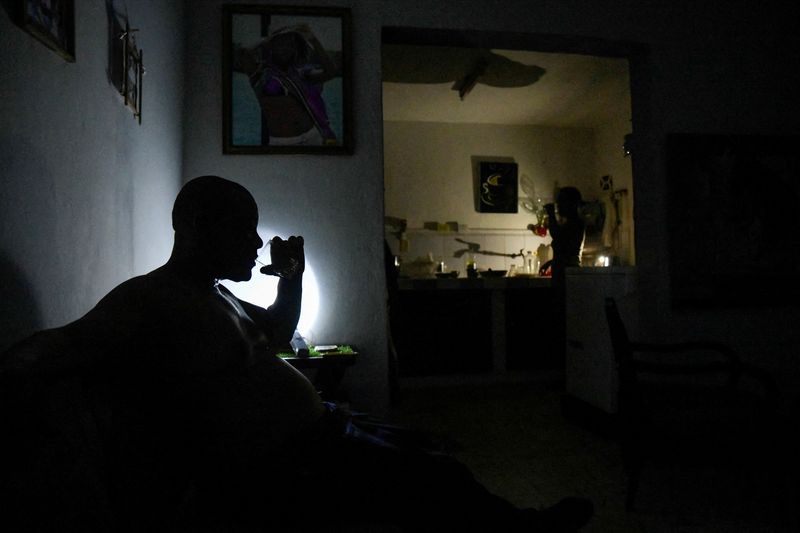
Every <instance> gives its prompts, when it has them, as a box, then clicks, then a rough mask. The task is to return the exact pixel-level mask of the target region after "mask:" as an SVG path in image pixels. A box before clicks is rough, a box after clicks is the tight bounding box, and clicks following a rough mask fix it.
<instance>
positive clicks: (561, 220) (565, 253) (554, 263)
mask: <svg viewBox="0 0 800 533" xmlns="http://www.w3.org/2000/svg"><path fill="white" fill-rule="evenodd" d="M581 205H583V199H582V198H581V193H580V191H579V190H578V189H576V188H575V187H563V188H561V189H559V191H558V195H557V197H556V205H555V206H553V204H546V205H545V206H544V208H545V210H546V211H547V218H548V228H547V229H548V230H549V231H550V236H551V237H552V238H553V241H552V243H551V244H550V246H551V247H552V248H553V259H551V260H550V261H547V262H546V263H544V264H543V265H542V266H541V271H542V272H544V271H546V270H547V269H548V268H550V269H551V271H552V274H553V283H554V285H556V284H558V285H563V282H564V272H565V269H566V268H567V267H577V266H581V252H582V251H583V240H584V237H585V234H586V225H585V224H584V222H583V220H582V219H581V216H580V213H579V212H578V210H579V209H580V207H581ZM556 209H558V212H556Z"/></svg>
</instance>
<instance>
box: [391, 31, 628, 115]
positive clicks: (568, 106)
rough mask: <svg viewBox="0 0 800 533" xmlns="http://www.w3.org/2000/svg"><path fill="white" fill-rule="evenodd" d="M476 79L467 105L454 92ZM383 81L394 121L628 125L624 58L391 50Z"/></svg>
mask: <svg viewBox="0 0 800 533" xmlns="http://www.w3.org/2000/svg"><path fill="white" fill-rule="evenodd" d="M476 54H478V55H480V56H481V57H477V56H476ZM481 54H482V55H481ZM476 57H477V59H476ZM487 58H488V61H487ZM481 62H483V63H482V65H483V66H484V67H485V68H483V69H481V68H480V67H477V69H476V63H477V64H481ZM487 64H488V66H486V65H487ZM537 67H538V68H537ZM481 72H482V74H479V73H481ZM470 73H472V74H473V76H477V83H476V84H475V85H474V87H473V88H472V89H471V91H469V92H468V93H467V94H466V95H465V97H464V99H463V100H462V99H461V98H459V92H458V90H455V89H453V86H454V84H455V83H457V82H459V80H462V81H461V83H462V84H463V78H464V77H465V76H468V75H469V74H470ZM382 78H383V118H384V120H388V121H423V122H456V123H485V124H507V125H539V126H551V127H579V128H593V127H597V126H598V125H600V124H603V123H605V122H607V121H609V119H610V118H612V117H615V116H616V117H618V116H619V115H624V116H626V117H627V118H628V119H630V82H629V73H628V61H627V59H625V58H613V57H594V56H587V55H579V54H557V53H548V52H531V51H522V50H491V51H489V50H476V49H467V48H452V47H436V46H409V45H393V44H391V45H384V47H383V63H382ZM467 85H468V83H467ZM517 85H522V86H517Z"/></svg>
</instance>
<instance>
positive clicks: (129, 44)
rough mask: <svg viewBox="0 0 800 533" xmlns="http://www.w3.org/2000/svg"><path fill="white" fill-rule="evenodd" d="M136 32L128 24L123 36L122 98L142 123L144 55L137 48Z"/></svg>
mask: <svg viewBox="0 0 800 533" xmlns="http://www.w3.org/2000/svg"><path fill="white" fill-rule="evenodd" d="M134 31H136V30H131V28H130V27H129V26H128V25H127V24H126V26H125V32H124V33H123V35H122V36H121V40H122V42H123V47H122V88H121V90H120V93H122V98H123V100H124V102H125V105H126V106H128V107H129V108H130V110H131V111H133V116H134V117H135V118H136V119H137V120H138V121H139V124H141V123H142V78H143V76H144V62H143V53H142V51H141V50H140V49H139V48H138V47H137V46H136V40H135V39H134V36H133V33H134Z"/></svg>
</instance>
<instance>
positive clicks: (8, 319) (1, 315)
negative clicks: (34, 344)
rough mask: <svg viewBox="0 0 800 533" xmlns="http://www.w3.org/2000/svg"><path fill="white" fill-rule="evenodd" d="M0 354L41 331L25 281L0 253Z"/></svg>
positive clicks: (33, 301) (35, 309)
mask: <svg viewBox="0 0 800 533" xmlns="http://www.w3.org/2000/svg"><path fill="white" fill-rule="evenodd" d="M0 279H2V280H3V283H2V285H0V352H3V351H4V350H5V349H6V348H8V347H9V346H11V345H12V344H13V343H15V342H17V341H19V340H21V339H23V338H25V337H27V336H28V335H30V334H32V333H34V332H35V331H37V330H40V329H42V317H41V313H40V312H39V306H38V305H37V303H36V300H35V299H34V297H33V291H32V290H31V287H30V285H29V284H28V281H27V280H26V279H25V276H24V275H23V274H22V272H21V271H20V270H19V268H17V266H16V265H15V264H14V262H13V261H11V260H10V259H9V258H8V257H7V256H6V254H5V253H4V252H0Z"/></svg>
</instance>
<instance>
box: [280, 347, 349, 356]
mask: <svg viewBox="0 0 800 533" xmlns="http://www.w3.org/2000/svg"><path fill="white" fill-rule="evenodd" d="M352 353H355V350H353V347H352V346H350V345H348V344H340V345H338V347H337V348H336V350H333V351H330V352H318V351H317V350H316V347H315V346H309V347H308V356H309V357H324V356H326V355H342V354H352ZM277 355H278V357H281V358H284V359H285V358H287V357H295V355H294V352H291V351H282V352H278V353H277Z"/></svg>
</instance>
